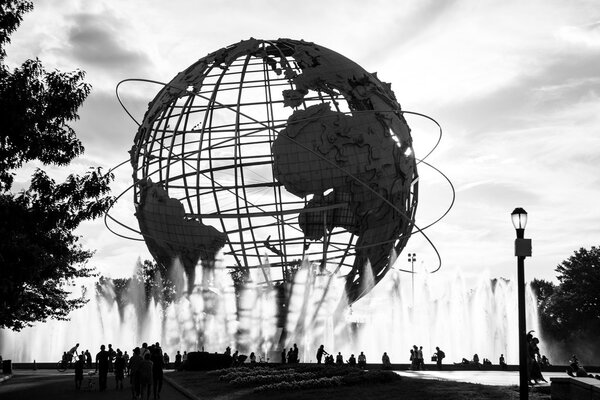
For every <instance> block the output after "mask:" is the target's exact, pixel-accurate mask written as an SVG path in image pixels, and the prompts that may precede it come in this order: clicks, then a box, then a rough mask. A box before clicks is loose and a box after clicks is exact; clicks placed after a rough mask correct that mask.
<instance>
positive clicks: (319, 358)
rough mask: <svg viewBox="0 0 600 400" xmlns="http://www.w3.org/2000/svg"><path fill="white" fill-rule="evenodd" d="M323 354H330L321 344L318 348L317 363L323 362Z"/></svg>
mask: <svg viewBox="0 0 600 400" xmlns="http://www.w3.org/2000/svg"><path fill="white" fill-rule="evenodd" d="M323 354H329V353H327V352H326V351H325V347H324V346H323V345H320V346H319V348H318V349H317V364H321V359H322V358H323Z"/></svg>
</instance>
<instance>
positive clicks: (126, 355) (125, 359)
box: [123, 350, 129, 376]
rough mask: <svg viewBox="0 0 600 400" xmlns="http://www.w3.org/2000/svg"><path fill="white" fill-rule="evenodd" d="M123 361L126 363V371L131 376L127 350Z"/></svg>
mask: <svg viewBox="0 0 600 400" xmlns="http://www.w3.org/2000/svg"><path fill="white" fill-rule="evenodd" d="M123 363H124V364H125V373H126V374H127V376H129V354H127V350H125V353H124V354H123Z"/></svg>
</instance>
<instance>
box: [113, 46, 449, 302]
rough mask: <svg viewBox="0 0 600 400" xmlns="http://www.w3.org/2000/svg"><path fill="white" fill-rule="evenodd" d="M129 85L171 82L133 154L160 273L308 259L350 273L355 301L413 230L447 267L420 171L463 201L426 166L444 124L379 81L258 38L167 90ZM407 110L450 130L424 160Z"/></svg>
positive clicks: (325, 56)
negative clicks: (404, 104) (427, 220)
mask: <svg viewBox="0 0 600 400" xmlns="http://www.w3.org/2000/svg"><path fill="white" fill-rule="evenodd" d="M125 81H144V82H151V83H156V84H159V85H162V89H161V91H160V92H159V93H158V94H157V95H156V97H155V99H154V100H153V101H152V102H151V103H150V104H149V108H148V111H147V112H146V115H145V116H144V120H143V121H142V123H141V124H138V125H139V129H138V133H137V134H136V138H135V140H134V146H133V147H132V149H131V151H130V155H131V158H130V162H131V164H132V167H133V170H134V173H133V177H134V183H133V184H132V185H131V186H130V189H131V188H133V190H134V204H135V206H136V213H135V215H136V217H137V219H138V222H139V225H140V232H139V233H140V234H141V235H142V237H143V240H144V241H145V242H146V245H147V246H148V249H149V250H150V253H151V254H152V256H153V257H154V259H155V260H156V261H157V262H158V263H159V264H162V265H165V266H167V265H168V264H169V263H170V262H171V261H172V260H173V259H174V258H175V257H177V258H179V259H180V261H181V262H182V264H183V266H184V269H185V271H186V273H188V274H193V273H194V270H195V268H196V266H197V264H198V263H199V262H200V265H202V266H203V267H207V266H209V267H210V266H211V265H214V261H215V255H216V254H217V252H222V253H220V254H223V256H224V257H225V258H227V260H226V261H225V266H227V267H233V268H240V269H247V268H252V267H258V266H259V265H262V264H263V258H264V255H265V254H267V253H268V255H269V256H270V257H271V258H273V259H275V260H276V261H274V262H271V263H270V265H271V267H276V268H280V269H281V280H285V278H286V274H287V273H288V272H289V270H290V269H293V268H297V267H298V265H299V263H300V262H301V261H303V260H305V259H308V260H309V261H310V262H315V263H319V264H320V265H321V270H322V271H323V270H325V266H327V265H336V267H335V271H336V273H337V271H340V269H341V268H344V272H345V273H344V274H343V275H344V276H345V277H346V294H347V297H348V301H349V303H350V304H351V303H352V302H354V301H356V300H358V299H359V298H360V297H362V296H363V295H364V294H366V292H365V290H364V289H363V288H364V282H365V280H366V279H371V280H373V281H374V283H375V284H376V283H377V282H378V281H379V280H380V279H381V278H382V277H383V276H384V275H385V274H386V272H387V271H388V269H389V268H390V267H391V264H392V263H393V261H395V258H393V256H392V253H393V252H394V251H395V253H396V254H399V253H400V252H401V251H402V249H403V248H404V247H405V245H406V243H407V240H408V238H409V237H410V236H411V235H412V234H413V233H417V232H419V233H421V234H422V235H423V236H424V237H425V239H426V240H427V241H428V242H429V244H430V245H431V246H432V247H433V248H434V250H435V252H436V254H437V256H438V261H439V265H438V268H437V269H436V271H437V270H438V269H439V268H440V267H441V257H440V255H439V253H438V251H437V249H436V248H435V246H434V245H433V243H432V242H431V240H429V238H428V237H427V235H425V233H424V232H423V231H422V229H420V228H418V227H417V226H416V225H415V223H414V222H415V221H414V217H415V212H416V206H417V198H418V174H417V170H416V166H417V164H418V163H424V164H425V165H427V166H429V167H430V168H433V169H434V170H435V171H437V172H438V173H440V174H441V175H442V176H443V177H444V178H445V179H446V180H447V181H448V182H449V184H450V187H451V188H452V204H453V203H454V188H453V186H452V183H451V182H450V181H449V179H448V178H447V177H446V176H445V175H444V174H443V173H442V172H441V171H439V170H438V169H437V168H435V167H433V166H431V165H430V164H428V163H426V162H424V159H425V158H427V157H428V156H429V155H430V154H431V152H432V151H433V150H434V149H435V147H437V144H439V141H440V139H441V134H442V132H441V127H440V126H439V124H438V123H437V122H436V121H435V120H434V119H432V118H430V117H428V116H426V115H423V114H420V113H414V112H403V111H402V110H401V109H400V105H399V104H398V103H397V101H396V100H395V95H394V93H393V92H392V91H391V88H390V85H389V84H386V83H383V82H381V81H379V79H378V78H377V77H376V75H375V74H368V73H367V72H366V71H364V70H363V69H362V68H361V67H360V66H358V65H357V64H355V63H353V62H352V61H350V60H348V59H347V58H345V57H343V56H341V55H339V54H337V53H335V52H333V51H331V50H328V49H326V48H323V47H321V46H317V45H314V44H312V43H307V42H304V41H295V40H291V39H279V40H277V41H260V40H256V39H250V40H247V41H243V42H240V43H238V44H235V45H232V46H229V47H227V48H223V49H220V50H218V51H216V52H214V53H211V54H209V55H208V56H206V57H204V58H202V59H200V60H199V61H198V62H196V63H195V64H193V65H192V66H190V67H188V68H187V69H186V70H185V71H184V72H181V73H180V74H178V75H177V76H176V77H175V78H174V79H173V80H172V81H171V82H170V83H168V84H164V83H161V82H157V81H151V80H143V79H139V80H137V79H129V80H125ZM125 81H122V82H121V83H123V82H125ZM121 83H119V85H121ZM119 85H117V98H118V99H119V102H120V103H121V105H122V106H123V108H124V109H125V111H126V113H127V114H128V115H129V116H130V117H131V118H132V119H133V120H134V121H135V122H136V123H137V121H136V120H135V118H134V117H133V116H132V115H131V113H130V112H129V111H128V110H127V108H126V107H125V106H124V104H123V103H122V101H121V99H120V97H119V93H118V88H119ZM405 113H406V114H414V115H417V116H421V117H425V118H427V119H429V120H431V121H433V122H434V123H435V124H436V125H437V126H438V128H439V137H438V142H437V143H436V145H435V146H434V148H433V149H432V150H431V151H430V152H429V153H428V154H427V155H426V156H425V157H424V158H423V159H422V160H420V161H419V162H418V163H417V160H416V157H415V156H414V151H413V149H412V138H411V136H410V128H409V127H408V125H407V123H406V120H405V119H404V117H403V115H404V114H405ZM121 165H122V164H121ZM153 180H155V182H154V181H153ZM128 190H129V189H127V190H126V191H128ZM124 193H125V192H123V193H121V194H120V195H119V196H118V197H117V199H116V200H118V199H119V198H120V197H122V196H123V194H124ZM452 204H451V205H450V207H448V210H446V212H445V213H444V214H443V215H442V217H440V218H439V219H438V220H436V221H435V222H434V223H432V224H430V225H428V227H429V226H431V225H433V224H435V223H436V222H438V221H439V220H440V219H441V218H443V217H444V216H445V215H446V214H447V213H448V212H449V210H450V208H451V207H452ZM106 218H110V219H111V220H113V221H115V222H116V223H118V224H119V225H121V226H123V227H126V228H127V229H130V230H132V231H134V232H136V230H135V229H133V228H130V227H127V226H125V224H122V223H120V222H118V221H116V220H115V219H114V218H112V217H111V216H110V215H109V214H108V213H107V216H106V217H105V224H106V225H107V227H108V228H109V230H111V231H112V232H113V233H116V232H114V231H113V230H112V229H111V228H110V227H109V226H108V224H107V221H106ZM413 230H414V231H413ZM120 236H122V235H120ZM225 247H227V249H225ZM269 252H270V253H269ZM228 264H232V265H228ZM367 267H370V268H367ZM346 271H347V272H346ZM433 272H435V271H433Z"/></svg>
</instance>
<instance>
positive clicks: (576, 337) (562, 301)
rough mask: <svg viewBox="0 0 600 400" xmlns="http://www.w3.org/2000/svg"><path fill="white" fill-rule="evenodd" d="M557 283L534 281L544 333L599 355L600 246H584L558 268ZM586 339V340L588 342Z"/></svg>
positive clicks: (588, 352)
mask: <svg viewBox="0 0 600 400" xmlns="http://www.w3.org/2000/svg"><path fill="white" fill-rule="evenodd" d="M556 272H557V279H558V281H559V284H558V285H554V284H552V283H551V282H546V281H540V280H534V281H533V282H532V287H533V288H534V290H535V291H536V294H537V296H538V309H539V313H540V319H541V324H542V329H543V331H544V334H545V335H546V336H547V337H548V338H549V339H551V340H554V341H557V342H563V343H565V344H567V345H568V346H570V347H571V348H572V347H580V346H582V347H585V348H586V353H587V354H588V355H590V354H593V353H596V354H600V342H598V340H597V339H598V334H599V332H600V248H599V247H595V246H592V247H591V249H585V248H581V249H579V250H577V251H575V252H574V254H573V255H572V256H571V257H569V258H568V259H566V260H564V261H563V262H562V263H561V264H559V265H558V266H557V267H556ZM586 342H587V343H586Z"/></svg>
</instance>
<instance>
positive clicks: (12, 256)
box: [0, 0, 113, 330]
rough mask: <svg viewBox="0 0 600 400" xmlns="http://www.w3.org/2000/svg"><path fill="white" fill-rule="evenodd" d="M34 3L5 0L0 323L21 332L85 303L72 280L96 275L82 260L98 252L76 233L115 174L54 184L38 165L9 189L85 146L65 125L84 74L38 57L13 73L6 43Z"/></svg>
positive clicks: (1, 10)
mask: <svg viewBox="0 0 600 400" xmlns="http://www.w3.org/2000/svg"><path fill="white" fill-rule="evenodd" d="M32 8H33V5H32V3H31V2H30V1H19V0H12V1H2V2H1V3H0V126H1V127H2V128H1V129H0V237H1V238H2V240H0V328H10V329H14V330H20V329H22V328H23V327H25V326H28V325H31V324H32V323H34V322H36V321H45V320H46V319H48V318H57V319H66V318H67V316H68V314H69V312H70V311H72V310H73V309H75V308H78V307H81V306H82V305H83V304H85V302H86V300H85V298H84V295H82V296H81V297H78V298H72V295H71V293H70V291H69V286H72V285H73V280H74V279H75V278H80V277H88V276H91V275H93V270H92V269H91V268H88V267H86V266H85V264H86V262H87V260H88V259H89V258H90V257H91V256H92V254H93V252H92V251H89V250H85V249H83V248H82V247H81V245H80V244H79V237H77V236H75V235H74V234H73V231H74V230H75V229H76V228H77V227H78V226H79V224H80V223H81V222H83V221H85V220H90V219H94V218H97V217H99V216H101V215H103V214H104V212H105V211H106V210H107V209H108V208H109V207H110V204H111V203H112V201H113V198H111V197H108V196H106V194H107V193H108V192H109V190H110V189H109V183H110V182H111V181H112V179H113V177H112V175H110V174H109V175H105V174H103V173H102V171H101V169H99V168H97V169H90V170H89V171H88V172H87V173H86V174H84V175H83V176H78V175H70V176H69V177H68V178H67V179H66V180H65V181H64V182H63V183H56V182H55V181H54V180H53V179H51V178H50V177H49V176H48V175H47V174H46V173H45V172H44V171H42V170H41V169H37V170H36V171H35V173H34V174H33V177H32V180H31V184H30V186H29V188H28V189H26V190H23V191H21V192H19V193H17V194H15V193H13V192H11V188H12V184H13V177H14V170H15V169H17V168H20V167H22V166H23V165H24V163H27V162H29V161H34V160H37V161H40V162H41V163H42V164H44V165H68V164H69V163H70V162H71V161H72V160H73V159H74V158H75V157H77V156H78V155H80V154H81V153H82V152H83V150H84V149H83V145H82V144H81V142H80V141H79V140H78V139H77V137H76V135H75V132H74V130H73V129H72V128H71V127H70V126H69V125H68V123H70V122H71V121H74V120H76V119H78V114H77V110H78V109H79V107H80V106H81V104H83V102H84V100H85V99H86V97H87V96H88V94H89V93H90V90H91V87H90V85H88V84H86V83H85V82H83V78H84V73H83V72H82V71H74V72H68V73H63V72H59V71H52V72H47V71H46V70H45V69H44V67H43V65H42V63H41V62H40V61H39V60H37V59H36V60H27V61H25V62H24V63H23V64H22V66H21V67H20V68H16V69H14V70H13V71H9V69H8V68H7V67H6V66H5V65H4V62H3V61H4V57H5V55H6V51H5V49H4V46H5V45H6V44H7V43H9V42H10V34H12V33H13V32H14V31H15V30H16V29H17V27H18V25H19V24H20V22H21V21H22V18H23V14H24V13H25V12H28V11H30V10H31V9H32Z"/></svg>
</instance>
